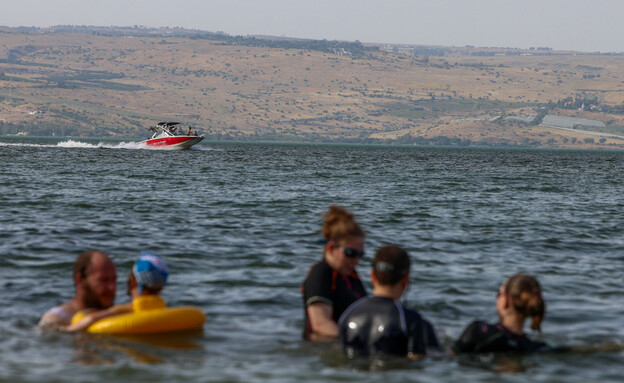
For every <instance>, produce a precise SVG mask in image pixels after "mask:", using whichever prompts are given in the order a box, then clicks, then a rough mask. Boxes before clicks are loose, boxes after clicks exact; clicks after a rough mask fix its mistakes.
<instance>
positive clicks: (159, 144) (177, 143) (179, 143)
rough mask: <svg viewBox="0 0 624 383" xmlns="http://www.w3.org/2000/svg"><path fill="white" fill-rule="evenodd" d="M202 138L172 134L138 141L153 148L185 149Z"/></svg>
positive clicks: (202, 137)
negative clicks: (171, 135) (172, 135)
mask: <svg viewBox="0 0 624 383" xmlns="http://www.w3.org/2000/svg"><path fill="white" fill-rule="evenodd" d="M203 139H204V136H174V137H161V138H152V139H149V140H145V141H141V142H140V143H141V144H143V145H146V146H149V147H150V148H154V149H167V150H186V149H189V148H190V147H191V146H193V145H195V144H197V143H199V142H200V141H201V140H203Z"/></svg>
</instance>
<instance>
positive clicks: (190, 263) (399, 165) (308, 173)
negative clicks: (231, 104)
mask: <svg viewBox="0 0 624 383" xmlns="http://www.w3.org/2000/svg"><path fill="white" fill-rule="evenodd" d="M0 162H1V163H2V165H3V166H2V167H1V168H0V286H1V293H0V294H1V295H0V296H1V297H2V304H3V308H2V309H1V310H0V381H11V382H56V381H58V382H101V381H108V382H127V381H149V382H176V381H183V380H184V381H206V382H209V381H210V382H212V381H218V382H225V381H227V382H248V381H277V382H293V381H301V382H303V381H320V380H322V381H328V382H332V381H335V382H338V381H340V382H344V381H347V382H349V381H353V382H379V381H388V382H395V381H396V382H399V381H400V382H406V381H422V382H456V381H491V382H515V381H527V380H531V381H540V382H560V381H566V382H588V381H621V379H622V376H623V375H624V351H623V349H624V348H623V345H624V319H623V318H624V293H623V291H624V286H623V282H624V281H623V276H624V235H623V228H624V215H623V214H622V212H623V211H624V188H623V187H622V185H623V174H622V170H623V169H624V153H622V152H607V151H602V152H599V151H583V152H581V151H542V150H531V151H528V150H527V151H525V150H493V149H491V150H488V149H446V148H415V147H374V146H350V145H345V146H330V145H278V144H235V143H205V144H203V146H199V147H197V150H190V151H184V152H169V151H153V150H140V149H138V148H136V146H134V145H133V144H127V143H119V142H113V141H111V142H106V143H104V144H98V141H91V142H89V143H76V142H73V141H70V142H68V141H67V140H66V139H62V140H59V139H15V138H7V137H4V138H0ZM332 203H335V204H341V205H344V206H347V207H348V208H350V209H352V210H353V211H354V212H356V213H357V214H358V216H359V220H360V222H361V224H362V226H363V227H364V228H365V230H366V231H367V233H368V237H367V250H368V255H367V256H366V257H365V259H364V260H363V262H362V263H361V264H360V267H359V271H360V274H361V275H362V276H363V279H364V280H367V277H366V275H367V274H368V268H369V266H370V259H371V256H372V254H373V253H374V251H375V250H376V249H377V248H378V247H379V246H381V245H383V244H386V243H396V244H399V245H401V246H403V247H405V248H406V249H407V250H408V251H409V252H410V254H411V256H412V259H413V268H412V276H411V288H410V290H409V292H408V294H407V297H406V300H407V305H408V306H409V307H412V308H415V309H417V310H419V311H420V312H421V313H422V314H423V315H424V316H425V317H426V318H428V319H429V320H430V321H431V322H432V323H433V324H434V326H435V328H436V330H437V332H438V335H439V337H440V339H441V341H442V342H443V343H444V345H445V346H446V347H449V346H450V344H451V343H452V341H453V339H455V338H456V337H458V336H459V334H460V333H461V331H462V329H463V328H464V327H465V326H466V325H467V324H468V323H469V322H470V321H472V320H474V319H477V318H480V319H485V320H489V321H495V320H496V312H495V307H494V301H495V296H496V292H497V290H498V286H499V285H500V283H501V282H502V281H503V280H504V277H506V276H509V275H510V274H513V273H516V272H520V271H523V272H528V273H531V274H534V275H535V276H537V277H538V279H539V280H540V281H541V282H542V285H543V288H544V291H545V299H546V301H547V305H548V313H547V316H546V319H545V322H544V325H543V335H542V339H543V340H545V341H547V342H549V343H551V344H554V345H572V346H575V347H577V348H578V349H579V350H578V351H575V352H572V353H567V354H552V355H532V356H526V357H516V358H511V357H506V358H505V357H496V358H494V357H492V356H488V355H486V356H481V357H462V358H453V357H446V356H443V357H433V358H432V357H430V358H427V359H425V360H424V361H419V362H406V361H403V360H390V361H349V360H347V359H345V358H344V357H343V355H342V353H341V351H340V348H339V347H337V346H336V345H335V344H311V343H307V342H304V341H302V340H301V332H302V322H303V321H302V316H303V307H302V301H301V295H300V290H299V286H300V284H301V282H302V280H303V278H304V275H305V273H306V271H307V269H308V268H309V266H310V265H311V264H313V263H314V262H315V261H316V260H318V259H320V256H321V245H320V244H319V241H318V240H319V238H320V236H319V229H320V225H321V213H322V212H323V211H324V210H325V209H326V208H327V207H328V205H329V204H332ZM87 248H99V249H103V250H105V251H106V252H108V253H109V254H111V256H112V257H113V258H114V260H115V262H116V264H117V266H118V273H119V276H120V277H119V288H118V299H117V301H118V302H123V301H126V300H127V297H126V296H125V295H124V294H125V293H124V292H125V288H124V284H123V282H124V280H125V276H126V275H127V273H128V272H129V270H130V267H131V265H132V262H133V261H134V260H135V258H136V257H137V254H138V252H139V251H140V250H144V249H150V250H153V251H155V252H156V253H157V254H159V255H161V256H162V257H163V258H165V259H166V261H167V262H168V264H169V267H170V269H171V276H170V283H169V284H168V286H167V287H166V289H165V291H164V294H163V295H164V297H165V299H166V300H167V301H168V302H169V304H170V305H187V304H193V305H197V306H200V307H201V308H202V309H203V310H204V311H205V312H206V313H207V315H208V320H207V322H206V324H205V326H204V330H203V332H200V333H189V334H183V335H178V336H160V337H150V338H142V339H134V338H122V337H95V336H89V335H85V334H81V335H68V334H57V333H42V332H40V331H39V330H38V329H37V328H36V324H37V321H38V319H39V317H40V316H41V314H42V313H43V312H44V311H45V310H46V309H48V308H50V307H51V306H54V305H57V304H59V303H61V302H63V301H66V300H68V299H70V298H71V297H72V296H73V285H72V281H71V267H72V264H73V261H74V259H75V257H76V256H77V254H79V253H80V252H82V251H83V250H85V249H87ZM367 283H368V281H367ZM367 286H368V287H369V288H370V284H367Z"/></svg>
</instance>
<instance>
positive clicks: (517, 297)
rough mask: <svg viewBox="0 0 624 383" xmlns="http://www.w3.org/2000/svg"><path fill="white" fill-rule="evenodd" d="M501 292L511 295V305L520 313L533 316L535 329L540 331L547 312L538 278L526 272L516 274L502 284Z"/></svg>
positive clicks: (532, 325) (532, 321) (532, 324)
mask: <svg viewBox="0 0 624 383" xmlns="http://www.w3.org/2000/svg"><path fill="white" fill-rule="evenodd" d="M500 293H502V294H505V295H507V296H508V297H509V300H510V302H511V306H512V307H513V309H514V310H515V311H516V312H517V313H518V314H520V315H522V316H524V317H525V318H528V317H531V328H532V329H533V330H537V331H540V325H541V323H542V320H543V319H544V314H545V312H546V304H545V303H544V299H543V298H542V288H541V286H540V284H539V282H538V281H537V279H535V278H534V277H532V276H530V275H526V274H516V275H514V276H512V277H510V278H509V279H507V281H505V283H504V284H503V285H502V286H501V289H500ZM499 297H500V294H499ZM497 304H498V302H497Z"/></svg>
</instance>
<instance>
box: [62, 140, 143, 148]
mask: <svg viewBox="0 0 624 383" xmlns="http://www.w3.org/2000/svg"><path fill="white" fill-rule="evenodd" d="M55 147H57V148H85V149H100V148H106V149H150V150H151V149H153V148H150V147H148V146H147V145H145V144H141V143H138V142H119V143H117V144H105V143H103V142H99V143H97V144H90V143H88V142H82V141H74V140H67V141H63V142H59V143H58V144H56V145H55Z"/></svg>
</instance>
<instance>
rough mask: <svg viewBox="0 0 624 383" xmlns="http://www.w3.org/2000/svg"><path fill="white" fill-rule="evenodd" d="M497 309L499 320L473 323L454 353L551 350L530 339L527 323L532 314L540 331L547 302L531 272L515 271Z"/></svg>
mask: <svg viewBox="0 0 624 383" xmlns="http://www.w3.org/2000/svg"><path fill="white" fill-rule="evenodd" d="M496 311H497V312H498V317H499V320H500V321H499V322H498V323H497V324H488V323H485V322H481V321H475V322H473V323H471V324H470V325H469V326H468V327H467V328H466V329H465V330H464V333H463V334H462V336H461V337H460V338H459V339H458V340H457V342H455V344H454V345H453V347H452V349H451V350H452V353H455V354H459V353H467V352H477V353H489V352H535V351H544V350H547V349H551V348H550V347H549V346H547V345H546V343H543V342H536V341H533V340H531V339H529V338H528V337H527V336H526V334H525V333H524V322H525V321H526V319H527V318H529V317H531V329H533V330H537V331H540V324H541V323H542V319H543V318H544V313H545V311H546V305H545V303H544V300H543V299H542V289H541V287H540V284H539V282H537V280H536V279H535V278H533V277H531V276H529V275H526V274H516V275H514V276H512V277H511V278H509V279H507V280H506V281H505V283H503V284H502V285H501V287H500V289H499V291H498V294H497V297H496Z"/></svg>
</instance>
